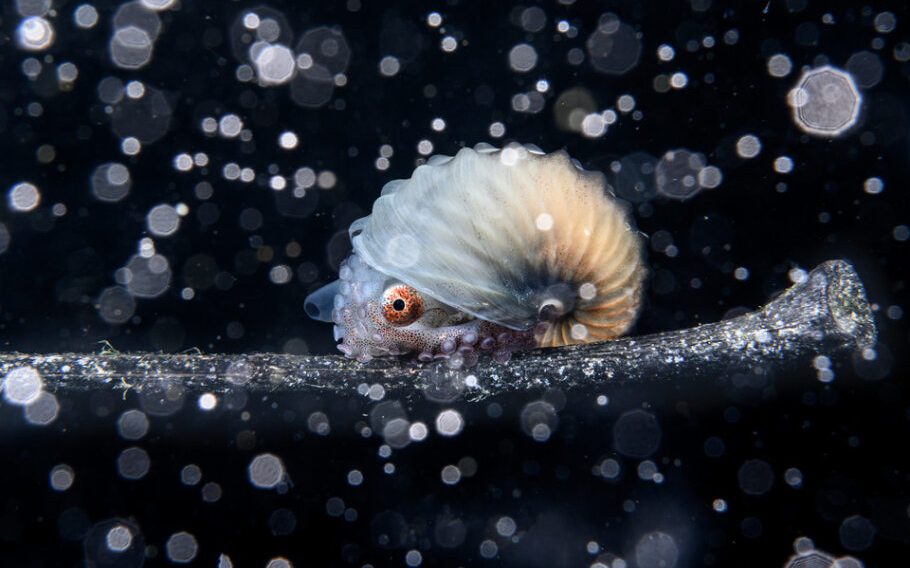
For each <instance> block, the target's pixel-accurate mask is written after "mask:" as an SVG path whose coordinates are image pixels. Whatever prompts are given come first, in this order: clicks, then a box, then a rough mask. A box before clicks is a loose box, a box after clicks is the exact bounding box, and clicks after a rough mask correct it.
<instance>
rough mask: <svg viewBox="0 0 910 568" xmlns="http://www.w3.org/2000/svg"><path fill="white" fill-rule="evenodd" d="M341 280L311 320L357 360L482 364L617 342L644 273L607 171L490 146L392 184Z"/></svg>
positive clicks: (322, 294) (433, 161)
mask: <svg viewBox="0 0 910 568" xmlns="http://www.w3.org/2000/svg"><path fill="white" fill-rule="evenodd" d="M350 235H351V241H352V244H353V248H354V250H353V253H352V254H351V255H350V256H349V257H348V258H347V259H346V260H345V261H344V262H343V263H342V265H341V268H340V270H339V280H336V281H335V282H332V283H331V284H328V285H326V286H324V287H322V288H320V289H319V290H317V291H316V292H314V293H312V294H311V295H310V296H309V297H308V298H307V299H306V302H305V308H306V311H307V313H308V314H309V315H310V316H311V317H313V318H315V319H319V320H322V321H327V322H334V323H335V339H336V340H339V339H340V340H341V343H340V344H339V345H338V348H339V349H340V350H341V351H342V352H343V353H344V354H345V355H346V356H348V357H352V358H356V359H358V360H360V361H364V362H365V361H369V360H370V359H372V358H374V357H382V356H389V355H403V354H406V353H412V354H415V355H416V356H417V357H418V358H419V359H420V360H421V361H428V360H431V359H435V358H446V359H448V360H449V364H450V365H452V366H455V367H458V366H462V365H467V366H470V365H473V364H474V363H476V362H477V358H478V355H479V354H480V353H481V352H483V351H489V352H490V353H491V354H492V355H493V356H494V358H496V359H497V360H506V359H508V357H509V354H510V353H511V352H513V351H516V350H520V349H530V348H534V347H557V346H561V345H570V344H575V343H587V342H592V341H602V340H607V339H612V338H615V337H618V336H620V335H622V334H623V333H625V332H626V331H627V330H628V329H629V328H630V327H631V326H632V324H633V323H634V321H635V318H636V316H637V314H638V310H639V307H640V304H641V288H642V280H643V278H644V275H645V268H644V263H643V260H642V250H641V249H642V245H641V240H642V239H641V236H640V235H639V233H638V232H636V231H635V230H634V229H633V228H632V227H630V225H629V221H628V218H627V215H626V213H625V211H624V209H623V208H622V206H621V205H620V204H619V203H618V202H617V201H616V200H615V199H614V198H613V197H612V195H610V194H609V193H608V191H607V186H606V183H605V181H604V176H603V174H601V173H599V172H593V171H585V170H583V169H582V168H581V167H580V166H578V165H576V163H574V162H573V161H572V159H571V158H569V156H568V155H567V154H566V153H565V152H564V151H560V152H554V153H552V154H544V153H543V152H542V151H540V150H539V149H537V148H536V147H533V146H518V145H513V146H508V147H506V148H503V149H501V150H500V149H497V148H493V147H492V146H489V145H486V144H482V145H478V146H475V147H474V148H473V149H471V148H464V149H462V150H461V151H459V152H458V154H457V155H455V156H454V157H450V156H433V157H432V158H430V159H429V161H428V163H427V164H425V165H421V166H419V167H418V168H417V169H416V170H414V173H413V175H412V176H411V178H410V179H406V180H395V181H392V182H389V183H388V184H386V186H385V187H384V188H383V189H382V195H381V196H380V197H379V198H378V199H377V200H376V202H375V203H374V204H373V212H372V214H371V215H369V216H368V217H364V218H362V219H359V220H357V221H355V222H354V223H353V224H352V225H351V228H350Z"/></svg>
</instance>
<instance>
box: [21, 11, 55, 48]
mask: <svg viewBox="0 0 910 568" xmlns="http://www.w3.org/2000/svg"><path fill="white" fill-rule="evenodd" d="M16 39H17V42H18V43H19V47H21V48H22V49H25V50H27V51H41V50H43V49H47V48H48V47H50V46H51V44H52V43H54V28H53V26H51V23H50V22H48V21H47V20H45V19H44V18H42V17H40V16H32V17H29V18H25V19H23V20H22V21H21V22H20V23H19V27H18V28H16Z"/></svg>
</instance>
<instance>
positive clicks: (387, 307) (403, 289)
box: [382, 284, 423, 325]
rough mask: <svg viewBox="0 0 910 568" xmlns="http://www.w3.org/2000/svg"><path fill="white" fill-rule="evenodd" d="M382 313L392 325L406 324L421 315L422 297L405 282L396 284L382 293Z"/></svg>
mask: <svg viewBox="0 0 910 568" xmlns="http://www.w3.org/2000/svg"><path fill="white" fill-rule="evenodd" d="M382 315H383V316H385V319H386V321H387V322H389V323H391V324H393V325H408V324H409V323H413V322H414V321H416V320H417V318H419V317H420V316H422V315H423V297H421V295H420V292H418V291H417V290H415V289H413V288H411V287H410V286H407V285H405V284H398V285H396V286H392V287H390V288H388V289H387V290H386V291H385V292H383V293H382Z"/></svg>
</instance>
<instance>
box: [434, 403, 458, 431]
mask: <svg viewBox="0 0 910 568" xmlns="http://www.w3.org/2000/svg"><path fill="white" fill-rule="evenodd" d="M462 428H464V419H463V418H462V417H461V414H460V413H459V412H458V411H457V410H452V409H449V410H443V411H442V412H440V413H439V415H438V416H436V431H437V432H439V434H440V435H442V436H457V435H458V434H459V433H460V432H461V430H462Z"/></svg>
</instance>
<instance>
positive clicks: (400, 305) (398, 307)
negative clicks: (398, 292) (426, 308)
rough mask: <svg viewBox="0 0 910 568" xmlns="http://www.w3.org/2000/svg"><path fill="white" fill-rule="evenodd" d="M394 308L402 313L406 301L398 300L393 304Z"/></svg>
mask: <svg viewBox="0 0 910 568" xmlns="http://www.w3.org/2000/svg"><path fill="white" fill-rule="evenodd" d="M392 307H393V308H395V311H398V312H400V311H401V310H403V309H404V300H402V299H401V298H398V299H397V300H395V301H394V302H392Z"/></svg>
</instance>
